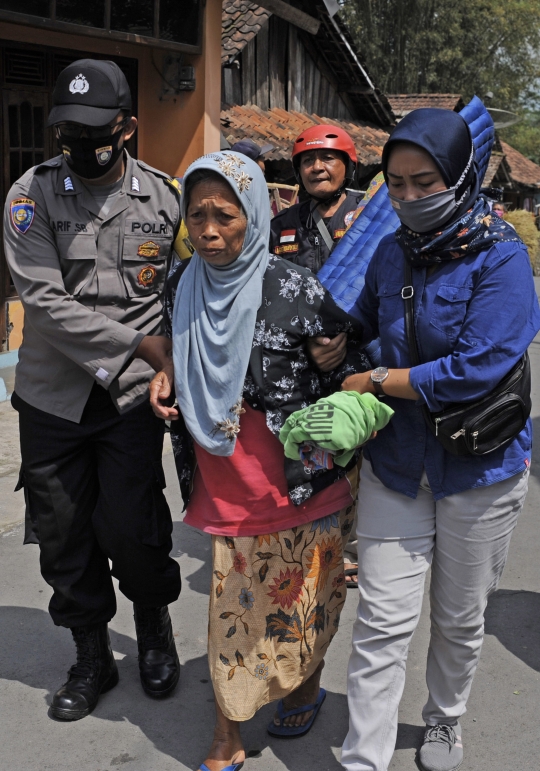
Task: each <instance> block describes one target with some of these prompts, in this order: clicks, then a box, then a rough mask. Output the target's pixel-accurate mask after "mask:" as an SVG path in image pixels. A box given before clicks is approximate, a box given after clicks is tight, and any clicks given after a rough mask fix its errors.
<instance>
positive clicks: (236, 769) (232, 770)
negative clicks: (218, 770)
mask: <svg viewBox="0 0 540 771" xmlns="http://www.w3.org/2000/svg"><path fill="white" fill-rule="evenodd" d="M243 765H244V763H243V762H242V763H234V765H232V766H225V768H223V769H222V771H240V769H241V768H242V766H243ZM199 771H210V769H209V768H208V766H207V765H206V763H202V764H201V765H200V767H199Z"/></svg>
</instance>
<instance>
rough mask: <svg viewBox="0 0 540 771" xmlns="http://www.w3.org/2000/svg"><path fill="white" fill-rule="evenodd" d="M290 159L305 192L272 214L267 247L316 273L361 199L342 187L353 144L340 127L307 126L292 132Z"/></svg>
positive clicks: (347, 180)
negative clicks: (303, 198) (299, 199)
mask: <svg viewBox="0 0 540 771" xmlns="http://www.w3.org/2000/svg"><path fill="white" fill-rule="evenodd" d="M292 162H293V167H294V172H295V175H296V178H297V180H298V182H299V183H300V185H301V186H302V187H303V188H304V189H305V191H306V192H307V194H308V195H309V198H308V199H307V200H306V201H303V202H302V203H298V204H295V205H294V206H291V207H290V208H289V209H285V210H284V211H282V212H280V213H279V214H277V215H276V216H275V217H274V219H273V220H272V225H271V229H272V230H271V236H270V251H272V252H273V253H274V254H278V255H281V256H282V257H285V258H286V259H287V260H290V261H291V262H294V263H296V264H297V265H302V266H304V267H306V268H309V269H310V270H312V271H313V272H314V273H317V271H318V270H319V269H320V268H321V267H322V265H324V263H325V262H326V260H327V259H328V257H329V255H330V253H331V251H332V249H333V248H334V246H335V245H336V244H337V243H338V241H339V240H340V238H341V237H342V236H343V235H344V234H345V232H346V230H347V227H348V226H349V224H350V223H351V222H352V219H353V216H354V212H355V210H356V209H357V208H358V205H359V203H360V201H361V199H362V193H360V192H359V191H356V190H351V189H349V188H348V187H347V185H352V184H353V183H354V178H355V173H356V165H357V157H356V150H355V147H354V143H353V141H352V139H351V137H350V136H349V135H348V134H347V132H346V131H344V130H343V129H342V128H339V127H338V126H330V125H324V124H323V125H317V126H311V127H310V128H308V129H306V130H305V131H303V132H302V133H301V134H300V136H299V137H297V139H296V141H295V143H294V147H293V152H292Z"/></svg>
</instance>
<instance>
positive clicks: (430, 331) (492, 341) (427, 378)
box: [351, 234, 540, 500]
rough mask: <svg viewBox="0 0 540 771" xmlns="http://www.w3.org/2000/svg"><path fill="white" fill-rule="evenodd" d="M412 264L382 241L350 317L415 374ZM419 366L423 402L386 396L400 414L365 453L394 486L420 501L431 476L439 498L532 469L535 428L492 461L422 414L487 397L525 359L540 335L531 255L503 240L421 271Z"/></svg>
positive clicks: (386, 360) (387, 357) (390, 363)
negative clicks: (410, 336)
mask: <svg viewBox="0 0 540 771" xmlns="http://www.w3.org/2000/svg"><path fill="white" fill-rule="evenodd" d="M404 262H405V258H404V256H403V252H402V250H401V248H400V247H399V246H398V244H397V243H396V241H395V238H394V235H393V234H391V235H389V236H386V237H385V238H383V239H382V241H381V243H380V245H379V247H378V249H377V251H376V252H375V254H374V255H373V258H372V260H371V263H370V265H369V267H368V270H367V273H366V283H365V286H364V289H363V290H362V293H361V295H360V297H359V298H358V301H357V304H356V306H355V308H354V309H353V310H351V313H352V315H354V316H356V317H357V318H359V319H360V321H361V322H362V323H363V325H364V342H368V341H371V340H373V339H374V338H376V337H380V340H381V363H382V364H383V365H384V366H386V367H389V368H406V367H410V358H409V349H408V345H407V337H406V334H405V322H404V308H403V300H402V298H401V289H402V287H403V285H404ZM413 286H414V304H415V322H416V336H417V340H418V349H419V353H420V361H422V362H426V363H425V364H420V365H419V366H417V367H413V368H412V369H411V385H412V387H413V388H414V389H415V391H416V392H417V393H419V394H420V399H419V400H418V401H417V402H414V401H409V400H407V399H396V398H391V397H387V402H388V404H389V406H390V407H392V409H394V410H395V415H394V417H393V418H392V420H391V421H390V424H389V425H388V426H387V427H386V428H385V429H384V430H383V431H381V432H380V433H379V435H378V436H377V437H376V439H374V440H373V441H371V442H369V444H368V445H367V446H366V447H365V450H364V454H365V456H366V458H368V459H369V460H370V461H371V463H372V466H373V471H374V473H375V474H376V476H377V477H378V478H379V479H380V480H381V481H382V482H383V484H384V485H385V486H386V487H389V488H390V489H392V490H396V491H397V492H400V493H404V494H405V495H408V496H409V497H410V498H416V495H417V493H418V487H419V483H420V477H421V475H422V471H423V469H424V468H425V469H426V473H427V477H428V480H429V484H430V486H431V489H432V491H433V496H434V499H435V500H439V499H440V498H444V497H445V496H446V495H452V494H453V493H459V492H462V491H463V490H470V489H472V488H474V487H481V486H483V485H491V484H494V483H495V482H499V481H501V480H502V479H506V478H507V477H510V476H513V475H514V474H518V473H520V472H521V471H524V470H525V468H526V467H528V466H529V464H530V457H531V440H532V425H531V421H530V420H529V421H528V423H527V425H526V427H525V428H524V429H523V431H522V432H521V433H520V434H519V436H518V437H517V438H516V439H514V440H513V441H512V442H511V443H510V444H509V445H506V446H505V447H504V448H502V449H500V450H496V451H495V452H492V453H489V455H485V456H479V457H475V456H472V455H471V456H454V455H451V454H450V453H448V452H446V451H445V450H444V449H443V447H442V445H441V444H440V443H439V441H438V440H437V439H436V438H435V436H433V434H432V433H431V432H430V431H429V429H428V428H427V426H426V424H425V421H424V418H423V415H422V410H421V409H420V407H421V406H422V405H423V404H427V406H428V408H429V409H430V410H431V411H432V412H437V411H438V410H441V409H443V408H444V407H445V406H447V405H448V404H450V403H452V402H462V401H463V402H467V401H474V400H475V399H478V398H480V397H482V396H485V395H486V394H488V393H489V392H490V391H491V390H492V389H493V388H494V387H495V386H496V385H497V384H498V383H499V382H500V381H501V380H502V378H503V377H504V376H505V375H506V374H507V373H508V372H509V371H510V369H511V368H512V367H513V366H514V365H515V364H516V362H517V361H518V360H519V359H520V357H521V356H522V354H523V353H524V351H525V350H526V349H527V347H528V346H529V345H530V343H531V342H532V340H533V338H534V336H535V335H536V333H537V332H538V330H539V329H540V309H539V307H538V299H537V297H536V292H535V288H534V282H533V277H532V272H531V266H530V262H529V257H528V254H527V250H526V248H525V246H524V245H523V244H521V243H519V242H517V243H516V242H504V243H498V244H495V245H494V246H492V247H491V248H490V249H488V250H486V251H483V252H479V253H477V254H471V255H470V256H469V257H464V258H461V259H457V260H455V261H452V262H445V263H442V264H441V265H440V266H439V267H438V268H437V269H436V270H435V271H434V272H433V273H432V274H431V275H430V276H428V275H427V269H426V268H413Z"/></svg>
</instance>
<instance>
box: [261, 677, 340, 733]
mask: <svg viewBox="0 0 540 771" xmlns="http://www.w3.org/2000/svg"><path fill="white" fill-rule="evenodd" d="M325 699H326V691H325V690H324V688H320V689H319V695H318V696H317V701H316V702H315V704H307V705H306V706H305V707H297V708H296V709H290V710H289V711H288V712H286V711H285V710H284V709H283V699H280V700H279V701H278V705H277V711H278V715H279V720H280V725H276V724H275V723H274V721H273V720H272V722H271V723H269V724H268V728H267V729H266V730H267V731H268V733H269V734H270V735H271V736H279V737H280V738H282V739H291V738H293V737H296V736H304V735H305V734H307V732H308V731H309V730H310V728H311V727H312V726H313V723H314V722H315V718H316V717H317V715H318V714H319V710H320V708H321V707H322V703H323V701H324V700H325ZM311 710H313V715H312V716H311V717H310V719H309V720H308V722H307V723H306V724H305V725H300V726H294V727H293V726H285V725H283V721H284V720H285V718H287V717H291V716H292V715H301V714H302V713H303V712H311Z"/></svg>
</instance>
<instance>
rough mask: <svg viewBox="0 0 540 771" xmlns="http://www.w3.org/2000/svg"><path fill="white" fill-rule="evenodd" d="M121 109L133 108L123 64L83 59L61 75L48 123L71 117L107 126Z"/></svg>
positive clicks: (68, 119) (72, 120) (72, 119)
mask: <svg viewBox="0 0 540 771" xmlns="http://www.w3.org/2000/svg"><path fill="white" fill-rule="evenodd" d="M120 110H127V111H129V112H130V111H131V92H130V90H129V86H128V82H127V80H126V77H125V75H124V73H123V72H122V70H121V69H120V67H119V66H118V65H117V64H115V63H114V62H109V61H102V60H100V59H79V60H78V61H76V62H73V64H70V65H69V66H68V67H66V68H65V69H64V70H62V72H61V73H60V75H59V76H58V80H57V81H56V85H55V87H54V92H53V108H52V110H51V112H50V114H49V120H48V121H47V125H48V126H53V125H54V124H55V123H62V122H63V121H70V122H73V123H82V124H83V125H85V126H105V125H106V124H107V123H110V122H111V121H112V119H113V118H115V117H116V116H117V115H118V113H119V112H120Z"/></svg>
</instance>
